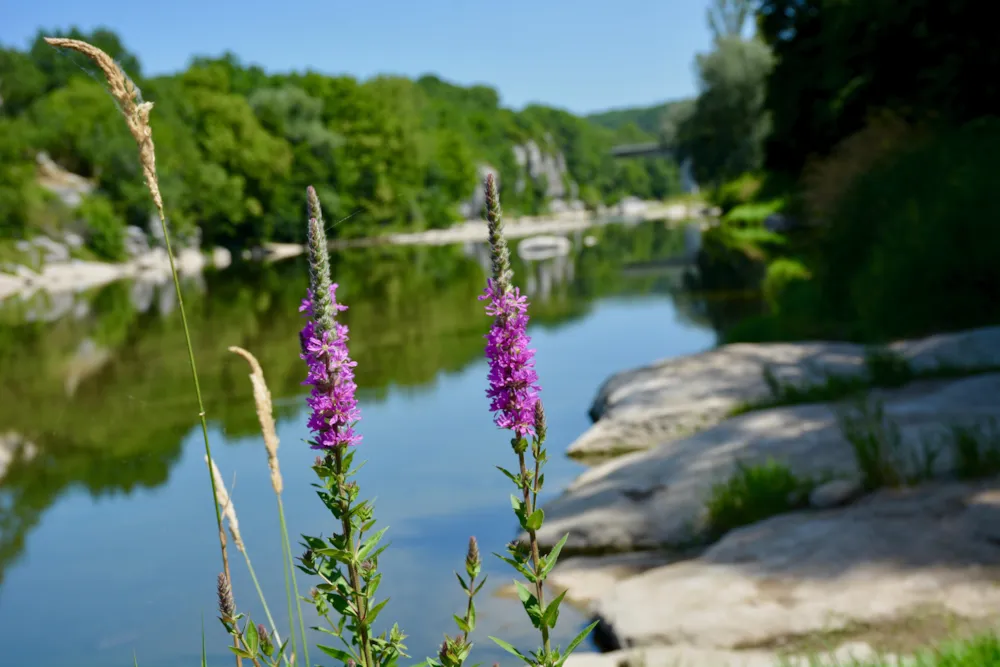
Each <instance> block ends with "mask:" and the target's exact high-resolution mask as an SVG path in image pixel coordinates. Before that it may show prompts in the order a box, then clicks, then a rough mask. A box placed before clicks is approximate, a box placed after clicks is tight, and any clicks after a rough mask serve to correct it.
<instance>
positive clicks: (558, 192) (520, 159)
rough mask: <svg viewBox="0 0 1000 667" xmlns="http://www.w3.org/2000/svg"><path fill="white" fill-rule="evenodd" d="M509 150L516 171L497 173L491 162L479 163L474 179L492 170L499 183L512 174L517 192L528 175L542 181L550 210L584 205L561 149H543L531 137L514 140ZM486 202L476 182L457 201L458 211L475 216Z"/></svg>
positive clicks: (573, 208) (526, 180)
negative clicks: (523, 139) (514, 142)
mask: <svg viewBox="0 0 1000 667" xmlns="http://www.w3.org/2000/svg"><path fill="white" fill-rule="evenodd" d="M511 151H512V152H513V153H514V161H515V162H516V163H517V166H518V170H517V173H516V174H500V172H499V171H498V170H497V168H496V167H494V166H493V165H489V164H481V165H479V168H478V170H477V174H476V178H477V183H482V182H483V180H484V179H485V178H486V176H487V174H493V177H494V178H496V179H497V183H500V179H501V178H513V179H514V191H515V192H517V193H518V194H520V193H522V192H524V190H525V188H527V187H528V182H529V179H530V181H531V182H532V183H533V184H534V185H536V186H537V185H539V184H541V183H544V184H545V197H546V199H548V200H549V202H550V203H549V208H550V210H551V211H552V212H555V213H558V212H562V211H567V210H578V209H582V208H583V203H582V202H580V201H578V200H577V196H578V193H579V187H578V186H577V184H576V182H574V181H573V180H572V179H571V178H569V169H568V168H567V167H566V156H564V155H563V154H562V153H561V152H559V151H556V152H554V153H552V152H546V151H544V150H542V147H541V146H539V144H538V143H537V142H535V141H533V140H531V141H527V142H525V143H523V144H517V145H515V146H513V147H512V148H511ZM485 205H486V199H485V195H484V194H483V191H482V187H480V186H478V185H477V186H476V190H475V191H474V192H473V193H471V195H470V197H469V198H468V199H467V200H465V201H464V202H462V203H461V204H460V205H459V212H460V213H461V214H462V217H464V218H477V217H479V216H480V214H481V213H482V210H483V207H484V206H485Z"/></svg>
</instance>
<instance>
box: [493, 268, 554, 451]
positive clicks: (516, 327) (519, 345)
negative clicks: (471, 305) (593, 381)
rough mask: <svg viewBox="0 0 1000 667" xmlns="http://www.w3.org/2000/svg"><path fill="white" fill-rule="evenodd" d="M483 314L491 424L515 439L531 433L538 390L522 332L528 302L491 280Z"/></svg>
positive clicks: (532, 359)
mask: <svg viewBox="0 0 1000 667" xmlns="http://www.w3.org/2000/svg"><path fill="white" fill-rule="evenodd" d="M479 299H480V300H488V301H489V304H488V305H487V306H486V314H487V315H490V316H491V317H493V318H494V320H493V326H491V327H490V332H489V333H488V334H486V356H487V357H488V358H489V360H490V374H489V381H490V387H489V389H487V390H486V396H487V397H488V398H490V399H491V403H490V410H491V411H493V412H494V413H495V414H494V417H493V421H494V423H495V424H496V425H497V426H499V427H500V428H505V429H510V430H511V431H513V432H514V433H515V434H517V436H518V437H524V436H526V435H529V434H531V435H533V434H534V432H535V427H534V424H535V404H536V403H537V402H538V392H539V390H540V387H539V386H538V385H537V384H536V383H537V382H538V374H537V373H536V372H535V368H534V366H535V351H534V350H533V349H529V348H528V345H529V344H530V343H531V339H530V338H528V335H527V334H526V333H525V328H526V327H527V325H528V314H527V309H528V301H527V298H526V297H523V296H521V293H520V291H519V290H518V289H517V288H516V287H514V288H507V289H504V288H503V287H500V288H498V287H497V284H496V282H495V281H494V280H492V279H490V280H488V281H487V282H486V293H485V294H484V295H482V296H480V297H479Z"/></svg>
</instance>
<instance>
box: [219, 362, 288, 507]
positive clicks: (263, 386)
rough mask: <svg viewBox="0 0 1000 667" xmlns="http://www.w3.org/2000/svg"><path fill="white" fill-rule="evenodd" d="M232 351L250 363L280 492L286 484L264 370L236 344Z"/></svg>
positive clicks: (269, 463)
mask: <svg viewBox="0 0 1000 667" xmlns="http://www.w3.org/2000/svg"><path fill="white" fill-rule="evenodd" d="M229 351H230V352H233V353H235V354H238V355H240V356H241V357H243V358H244V359H246V360H247V363H248V364H250V370H251V373H250V383H251V384H252V385H253V399H254V403H255V404H256V406H257V419H258V420H260V430H261V433H262V434H263V435H264V447H265V448H266V449H267V467H268V468H270V470H271V486H272V487H274V492H275V493H277V494H280V493H281V491H282V489H283V488H284V485H283V484H282V481H281V468H280V467H279V466H278V433H277V431H276V429H275V427H274V413H273V411H272V407H271V392H270V390H268V388H267V382H265V380H264V371H263V370H262V369H261V367H260V364H259V363H258V362H257V358H256V357H254V356H253V355H252V354H250V353H249V352H247V351H246V350H244V349H243V348H242V347H236V346H235V345H234V346H232V347H230V348H229Z"/></svg>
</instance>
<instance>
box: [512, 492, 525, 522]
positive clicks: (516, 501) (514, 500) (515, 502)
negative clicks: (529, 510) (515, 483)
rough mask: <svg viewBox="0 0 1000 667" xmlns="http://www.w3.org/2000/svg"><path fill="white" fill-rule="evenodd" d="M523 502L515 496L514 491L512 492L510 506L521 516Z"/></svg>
mask: <svg viewBox="0 0 1000 667" xmlns="http://www.w3.org/2000/svg"><path fill="white" fill-rule="evenodd" d="M521 504H522V501H521V500H520V499H519V498H518V497H517V496H515V495H514V494H513V493H512V494H510V506H511V507H513V508H514V514H517V515H518V516H521Z"/></svg>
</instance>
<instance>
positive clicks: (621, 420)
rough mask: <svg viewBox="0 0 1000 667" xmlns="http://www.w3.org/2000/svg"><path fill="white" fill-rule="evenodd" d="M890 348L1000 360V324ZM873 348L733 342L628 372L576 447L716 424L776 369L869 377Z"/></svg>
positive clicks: (970, 360)
mask: <svg viewBox="0 0 1000 667" xmlns="http://www.w3.org/2000/svg"><path fill="white" fill-rule="evenodd" d="M888 349H889V350H890V351H891V352H893V353H895V354H896V355H898V356H899V357H901V358H903V359H905V360H906V361H907V362H908V363H909V365H910V367H911V369H912V370H914V371H915V372H917V373H931V372H933V371H935V370H936V369H941V368H946V369H949V370H952V371H957V370H963V369H964V370H974V369H980V368H984V367H989V368H997V367H1000V327H990V328H983V329H974V330H970V331H965V332H959V333H952V334H940V335H936V336H931V337H929V338H924V339H918V340H909V341H899V342H896V343H893V344H891V345H889V346H888ZM865 356H866V348H865V347H863V346H860V345H853V344H849V343H830V342H809V343H777V344H749V343H741V344H733V345H726V346H723V347H719V348H717V349H714V350H710V351H708V352H704V353H701V354H696V355H692V356H687V357H681V358H677V359H665V360H662V361H658V362H656V363H654V364H652V365H649V366H645V367H642V368H637V369H632V370H627V371H623V372H621V373H618V374H616V375H613V376H612V377H611V378H609V379H608V380H607V381H606V382H605V383H604V385H603V386H602V387H601V388H600V390H599V391H598V393H597V396H596V398H595V399H594V402H593V404H592V405H591V408H590V416H591V418H592V419H593V420H595V423H594V424H593V425H592V426H591V427H590V428H589V429H588V430H587V431H586V432H584V433H583V435H581V436H580V437H579V438H578V439H577V440H576V441H575V442H573V444H571V445H570V447H569V452H570V453H571V454H573V455H578V456H608V455H614V454H621V453H623V452H628V451H636V450H642V449H646V448H648V447H651V446H654V445H657V444H661V443H663V442H666V441H668V440H674V439H678V438H682V437H685V436H687V435H690V434H692V433H695V432H698V431H700V430H704V429H706V428H708V427H711V426H713V425H715V424H717V423H719V422H720V421H722V420H723V419H725V418H726V417H727V415H729V414H730V413H731V412H732V410H733V409H734V408H736V407H738V406H740V405H742V404H747V403H755V402H759V401H764V400H767V399H769V398H770V397H771V396H772V392H771V389H770V387H769V386H768V383H767V382H766V381H765V379H764V369H765V368H768V369H770V370H771V372H772V373H773V375H774V376H775V378H776V379H777V380H778V381H779V382H780V383H781V384H782V385H788V386H794V387H798V388H807V387H814V386H819V385H823V384H825V383H826V382H827V380H828V378H829V377H830V376H832V375H836V376H842V377H848V378H867V376H868V368H867V366H866V363H865Z"/></svg>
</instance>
